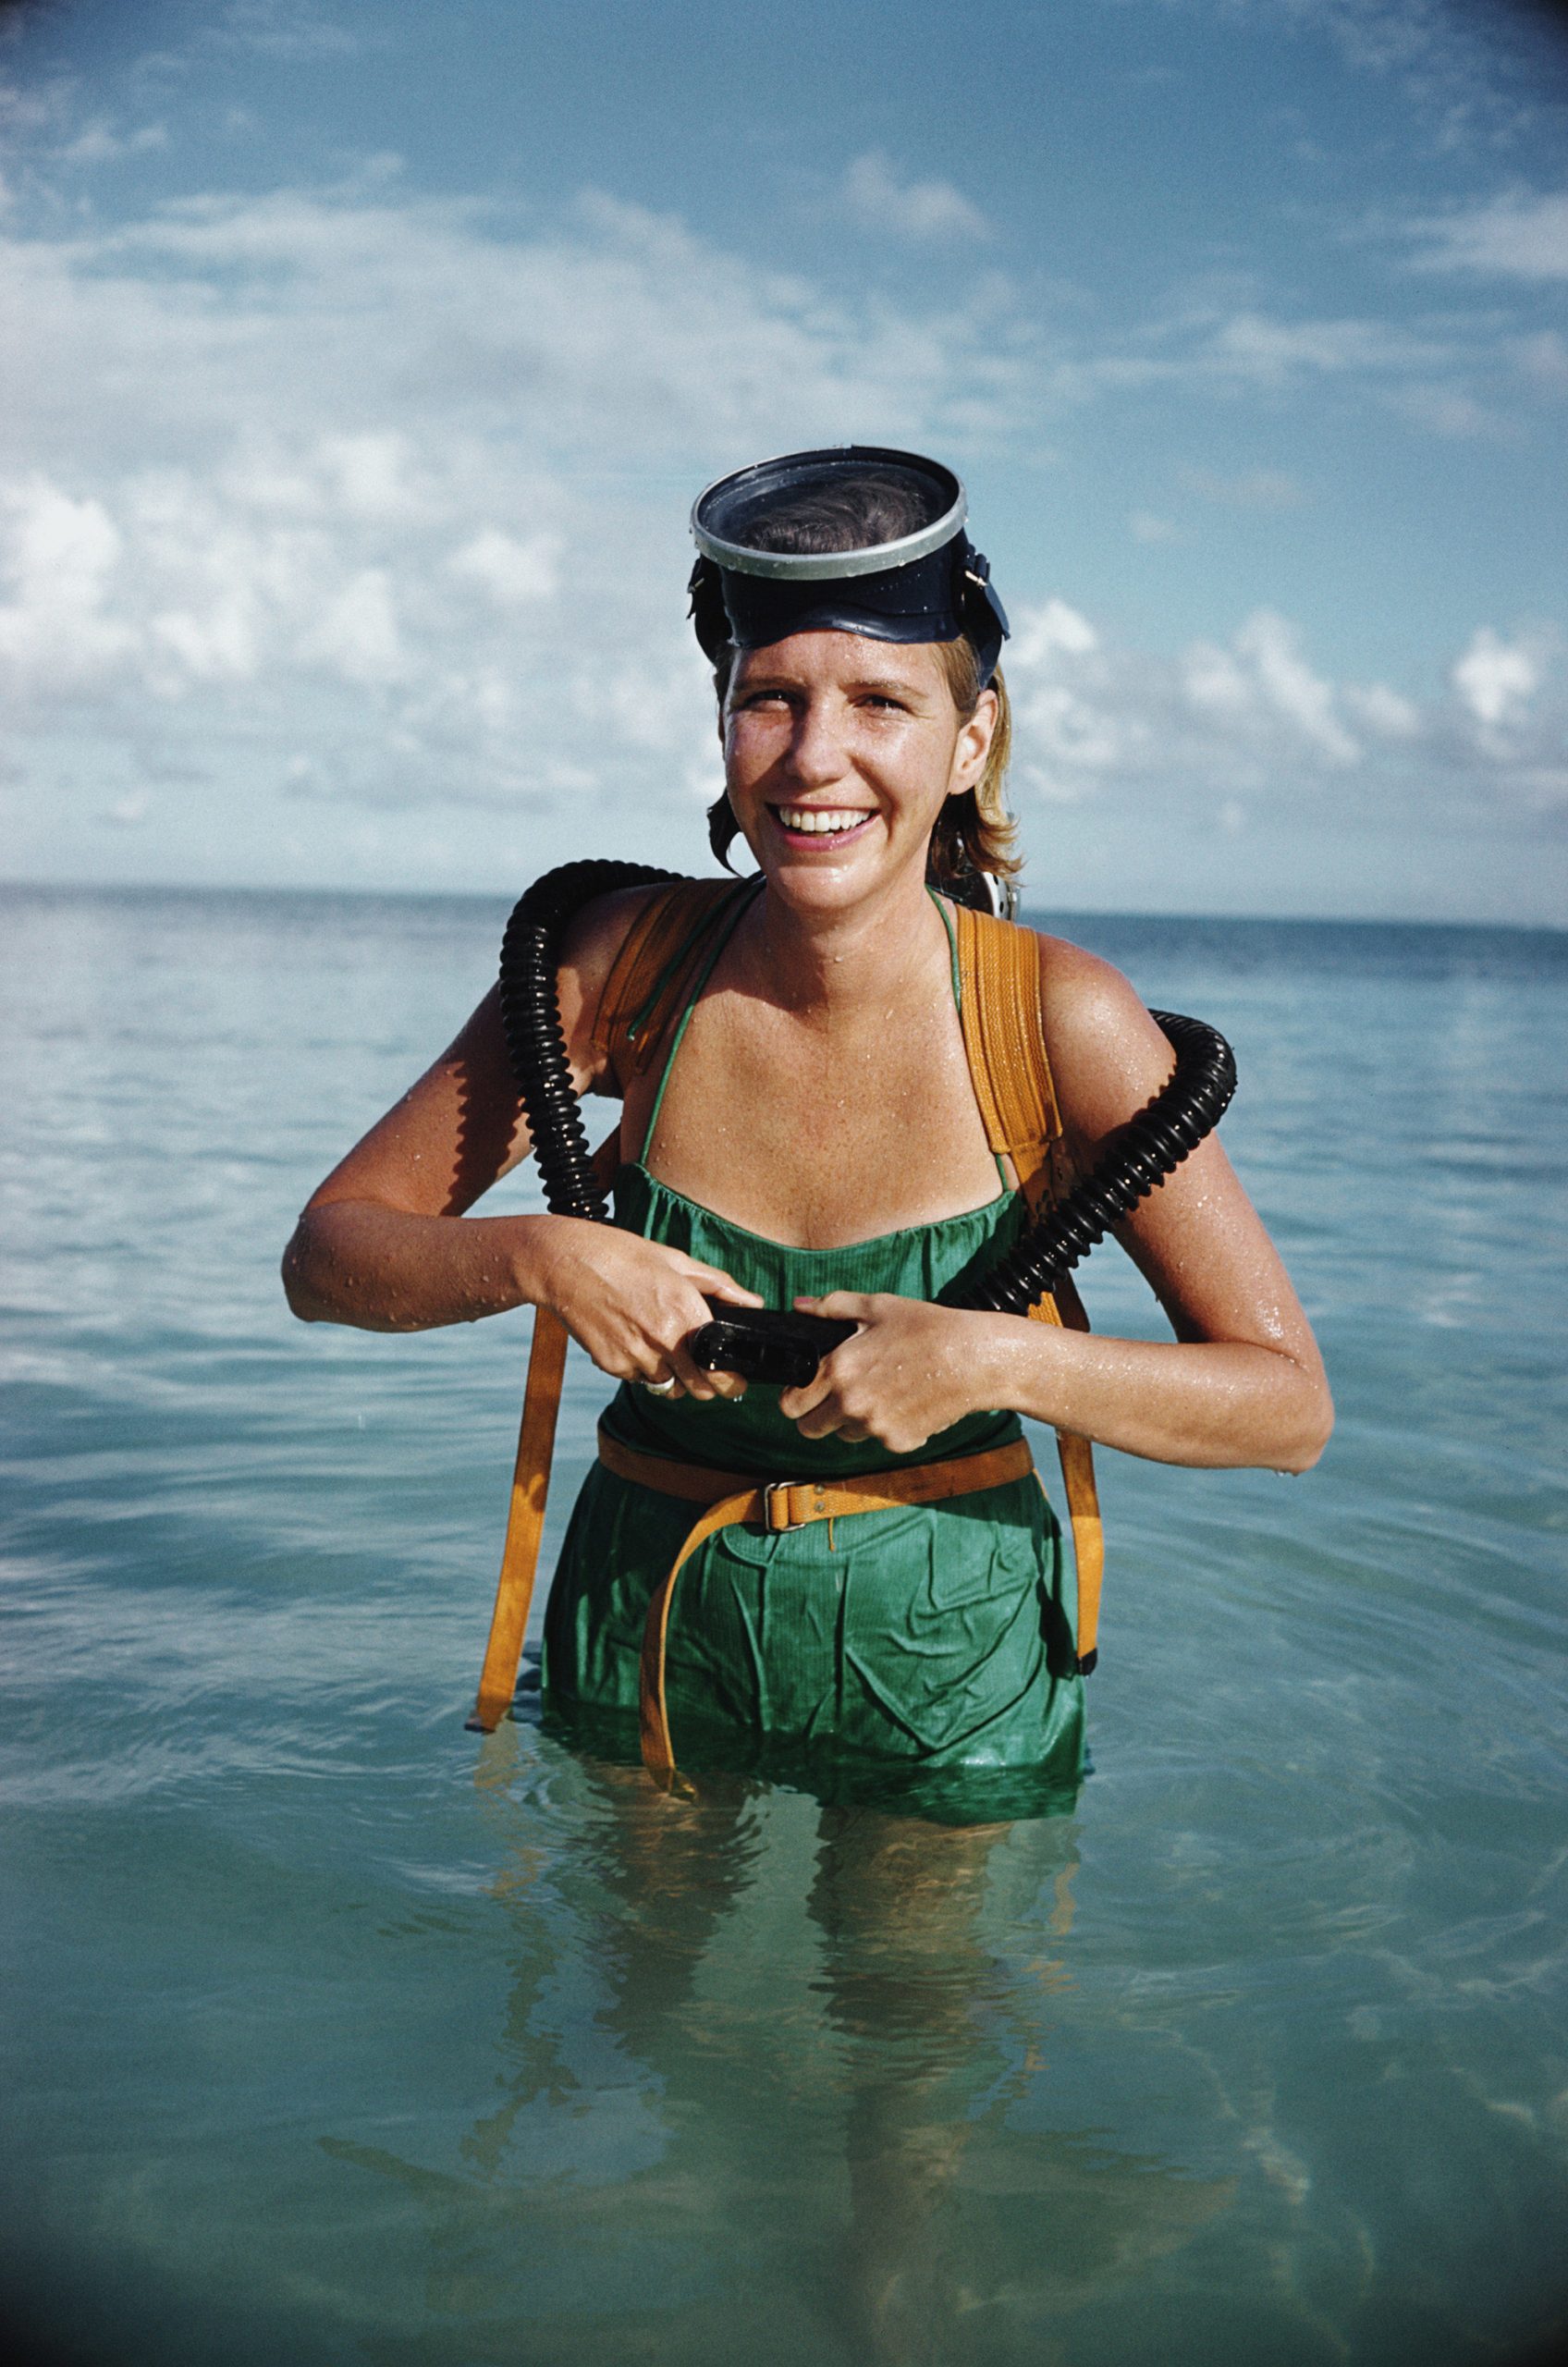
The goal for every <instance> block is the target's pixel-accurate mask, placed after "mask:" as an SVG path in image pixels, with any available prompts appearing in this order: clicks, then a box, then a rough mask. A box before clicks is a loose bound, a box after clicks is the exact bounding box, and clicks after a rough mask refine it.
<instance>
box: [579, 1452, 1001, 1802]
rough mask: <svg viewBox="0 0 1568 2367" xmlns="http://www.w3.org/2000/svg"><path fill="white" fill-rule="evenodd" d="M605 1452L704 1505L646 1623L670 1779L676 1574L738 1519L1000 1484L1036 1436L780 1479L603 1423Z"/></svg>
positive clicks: (645, 1736)
mask: <svg viewBox="0 0 1568 2367" xmlns="http://www.w3.org/2000/svg"><path fill="white" fill-rule="evenodd" d="M599 1461H600V1462H601V1463H602V1464H603V1465H604V1466H605V1468H606V1470H607V1471H613V1472H614V1473H615V1475H616V1477H617V1478H619V1479H633V1480H635V1481H636V1482H637V1484H638V1486H639V1487H643V1488H652V1489H654V1490H655V1491H656V1492H657V1493H658V1494H659V1495H661V1496H679V1497H680V1498H681V1499H682V1500H683V1502H687V1503H692V1504H702V1505H704V1506H705V1510H704V1511H703V1512H701V1513H699V1515H698V1516H697V1518H696V1519H695V1520H694V1521H693V1522H692V1527H690V1528H689V1529H688V1530H687V1532H686V1536H685V1539H684V1541H683V1542H682V1544H681V1547H680V1551H679V1553H677V1555H676V1557H675V1559H674V1561H673V1562H672V1563H671V1564H670V1565H669V1567H668V1570H667V1571H666V1572H665V1575H664V1576H663V1577H662V1578H661V1579H660V1580H659V1583H658V1585H657V1586H656V1587H655V1589H654V1593H653V1597H652V1600H650V1602H649V1604H648V1615H647V1618H646V1620H645V1621H644V1622H643V1670H642V1679H641V1684H640V1686H639V1699H638V1719H639V1723H640V1725H641V1729H642V1742H643V1765H644V1766H645V1767H646V1768H647V1769H648V1771H649V1772H650V1773H651V1774H653V1775H655V1776H658V1777H659V1778H661V1780H668V1778H669V1776H671V1775H672V1774H673V1773H674V1772H675V1753H674V1751H673V1749H672V1748H671V1746H670V1739H669V1712H668V1706H667V1704H666V1700H665V1639H666V1637H667V1636H668V1630H669V1606H670V1600H671V1598H672V1597H673V1595H674V1593H675V1581H676V1579H677V1578H678V1577H679V1576H680V1573H681V1571H682V1569H683V1568H684V1567H685V1565H686V1564H687V1563H688V1562H689V1561H690V1560H691V1558H692V1554H693V1553H694V1552H695V1551H696V1550H697V1548H698V1546H699V1545H703V1544H705V1543H706V1541H707V1539H709V1538H710V1537H712V1536H714V1535H715V1534H716V1533H717V1530H719V1529H721V1528H729V1527H731V1526H732V1525H734V1524H735V1523H737V1522H742V1521H743V1522H751V1523H754V1524H755V1525H756V1526H757V1527H760V1528H766V1529H768V1530H770V1531H771V1532H773V1534H775V1535H778V1533H779V1532H781V1531H782V1530H785V1529H790V1528H804V1527H808V1526H809V1525H810V1523H811V1522H813V1521H818V1520H829V1521H830V1520H846V1519H848V1518H849V1517H850V1516H851V1515H853V1514H855V1513H885V1512H891V1511H893V1510H894V1509H895V1508H896V1507H897V1506H899V1505H900V1504H939V1503H945V1502H948V1500H949V1498H951V1497H953V1496H972V1495H975V1494H977V1493H978V1492H979V1490H981V1489H982V1488H1000V1487H1003V1486H1005V1485H1006V1483H1007V1482H1008V1481H1009V1480H1011V1479H1022V1478H1024V1477H1025V1476H1026V1475H1027V1474H1028V1473H1029V1472H1031V1471H1032V1470H1033V1469H1034V1467H1035V1462H1034V1457H1033V1456H1032V1455H1031V1453H1030V1452H1029V1446H1028V1441H1026V1440H1024V1439H1015V1440H1014V1441H1013V1442H1012V1444H1011V1446H998V1447H993V1448H992V1449H991V1450H990V1452H989V1453H986V1454H962V1455H955V1456H954V1457H953V1458H952V1459H951V1460H950V1461H949V1462H947V1463H911V1464H905V1465H903V1466H900V1468H899V1469H897V1470H893V1471H867V1472H865V1473H864V1474H862V1475H861V1476H860V1477H859V1478H849V1479H775V1480H773V1481H771V1482H761V1483H759V1482H758V1481H757V1480H756V1479H755V1478H748V1477H747V1476H746V1475H745V1474H744V1473H742V1472H737V1471H710V1470H708V1469H706V1468H705V1467H704V1466H703V1465H701V1464H695V1463H674V1462H670V1461H668V1460H667V1459H666V1458H665V1457H664V1456H663V1455H658V1454H639V1453H637V1451H636V1450H635V1448H633V1447H629V1446H622V1445H621V1443H620V1441H619V1439H614V1438H611V1436H610V1435H609V1433H608V1431H607V1430H606V1429H605V1427H604V1425H603V1424H602V1423H601V1424H600V1426H599Z"/></svg>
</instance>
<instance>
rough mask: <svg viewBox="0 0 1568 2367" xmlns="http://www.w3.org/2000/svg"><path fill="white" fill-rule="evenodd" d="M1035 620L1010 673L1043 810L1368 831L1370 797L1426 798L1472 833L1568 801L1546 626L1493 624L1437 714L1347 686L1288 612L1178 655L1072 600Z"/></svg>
mask: <svg viewBox="0 0 1568 2367" xmlns="http://www.w3.org/2000/svg"><path fill="white" fill-rule="evenodd" d="M1068 620H1071V622H1070V623H1069V622H1068ZM1018 625H1019V630H1018V632H1017V634H1016V636H1015V638H1014V640H1013V641H1011V643H1010V644H1008V648H1007V651H1006V653H1005V665H1006V671H1007V679H1008V684H1009V688H1010V690H1011V693H1012V700H1013V709H1014V718H1015V725H1016V748H1017V772H1016V776H1015V778H1016V781H1017V785H1018V790H1019V794H1020V797H1021V800H1022V803H1023V805H1024V807H1025V809H1026V808H1027V806H1028V803H1029V802H1030V800H1031V799H1034V798H1038V799H1041V800H1043V801H1045V802H1046V803H1050V804H1054V805H1073V804H1079V803H1084V802H1085V801H1089V800H1096V801H1098V802H1099V803H1102V804H1111V805H1114V806H1115V807H1117V808H1119V809H1121V811H1122V812H1123V813H1124V814H1132V815H1143V814H1147V815H1149V816H1151V817H1152V816H1156V815H1158V816H1160V817H1162V818H1167V819H1168V818H1170V816H1173V815H1177V814H1181V813H1182V812H1185V813H1186V814H1187V815H1188V816H1192V817H1194V818H1195V819H1196V820H1197V821H1199V822H1204V823H1206V826H1207V824H1213V823H1214V822H1215V820H1216V817H1219V826H1220V827H1222V828H1226V829H1233V828H1239V827H1240V825H1241V821H1242V820H1243V819H1247V820H1250V819H1251V818H1252V817H1253V816H1256V815H1257V814H1260V813H1261V812H1262V811H1264V810H1265V809H1267V808H1268V807H1272V808H1273V809H1274V810H1275V811H1276V812H1277V813H1279V812H1283V811H1284V810H1286V809H1288V808H1290V807H1292V806H1296V805H1299V804H1300V803H1301V802H1302V800H1303V799H1304V798H1310V799H1311V800H1312V802H1313V804H1314V807H1315V809H1317V811H1318V812H1319V813H1320V814H1321V815H1323V816H1328V815H1329V813H1330V812H1334V813H1338V814H1340V815H1341V816H1343V818H1344V819H1345V820H1346V821H1347V822H1358V821H1359V820H1362V819H1364V818H1365V815H1366V809H1367V807H1368V804H1369V803H1372V804H1376V803H1392V802H1393V801H1396V800H1398V799H1400V798H1402V797H1406V796H1412V795H1417V796H1419V797H1420V799H1421V802H1422V806H1423V810H1424V812H1425V813H1426V814H1427V816H1428V817H1429V816H1431V814H1432V812H1433V810H1434V808H1435V807H1436V806H1438V805H1441V806H1442V807H1443V809H1444V810H1445V811H1446V812H1449V813H1451V814H1460V813H1463V814H1464V815H1466V816H1468V818H1469V821H1470V824H1471V825H1472V827H1474V826H1475V825H1476V824H1477V823H1478V822H1480V823H1485V822H1487V821H1494V822H1495V817H1496V816H1497V814H1498V813H1499V812H1508V811H1513V812H1515V813H1520V814H1525V815H1532V816H1543V817H1544V816H1547V815H1548V814H1550V813H1555V812H1557V811H1558V810H1560V809H1562V807H1563V806H1564V805H1565V804H1568V795H1565V793H1564V792H1565V791H1568V767H1564V765H1563V760H1562V750H1563V745H1564V739H1565V726H1568V668H1565V667H1564V665H1563V663H1562V658H1563V649H1562V640H1561V637H1560V636H1554V635H1552V634H1550V633H1549V632H1546V631H1545V630H1544V629H1543V631H1542V632H1540V633H1538V634H1537V635H1536V636H1534V637H1533V638H1529V639H1527V640H1525V639H1522V640H1521V641H1519V642H1518V643H1504V642H1502V641H1501V640H1500V638H1499V636H1498V635H1497V634H1496V633H1495V632H1491V631H1489V630H1486V629H1483V630H1482V631H1481V632H1477V633H1476V635H1475V636H1474V637H1473V639H1472V640H1471V642H1470V643H1469V644H1468V645H1467V647H1466V648H1465V650H1464V652H1463V653H1462V655H1461V656H1459V658H1458V659H1457V660H1456V661H1455V664H1454V666H1453V667H1452V670H1451V681H1452V692H1453V695H1452V697H1450V698H1439V699H1435V700H1431V701H1428V702H1427V703H1426V704H1425V705H1422V704H1420V703H1418V702H1417V701H1416V700H1415V699H1413V698H1411V697H1408V696H1407V695H1406V694H1405V693H1403V692H1401V691H1397V690H1395V689H1394V688H1393V687H1392V686H1391V685H1390V684H1389V683H1387V682H1378V681H1372V682H1357V681H1333V680H1331V679H1329V677H1327V676H1326V675H1324V674H1323V673H1321V672H1319V671H1318V670H1317V668H1314V667H1313V666H1312V665H1311V663H1310V662H1309V660H1308V658H1307V657H1306V656H1305V652H1304V649H1303V646H1302V640H1301V635H1300V633H1299V632H1298V630H1297V629H1296V628H1295V627H1294V626H1293V625H1292V623H1291V622H1290V620H1289V619H1286V618H1284V617H1281V616H1280V615H1279V614H1277V613H1276V612H1275V611H1273V610H1270V609H1260V610H1258V611H1256V613H1255V614H1254V615H1253V616H1251V617H1249V618H1248V619H1246V621H1245V622H1244V623H1243V625H1242V626H1241V628H1240V629H1239V630H1238V631H1237V632H1235V633H1234V634H1233V635H1232V636H1231V639H1230V640H1229V641H1227V642H1224V643H1220V642H1216V641H1198V642H1194V643H1193V644H1191V645H1190V646H1189V647H1188V648H1187V649H1186V650H1185V651H1183V652H1182V654H1181V655H1180V656H1175V657H1170V656H1160V655H1157V654H1155V653H1152V652H1148V651H1143V650H1137V649H1133V648H1127V647H1118V646H1116V645H1114V644H1111V643H1109V642H1108V640H1107V639H1106V637H1105V636H1104V634H1102V633H1101V632H1097V631H1096V628H1095V627H1094V626H1093V625H1092V624H1091V623H1090V621H1089V619H1087V618H1085V617H1084V616H1082V615H1081V613H1080V612H1079V611H1078V610H1076V609H1074V608H1072V607H1069V606H1068V604H1067V603H1066V602H1065V601H1062V600H1060V599H1055V600H1052V601H1050V602H1048V603H1047V604H1045V606H1044V607H1042V608H1039V609H1035V610H1024V611H1023V612H1021V614H1020V617H1019V619H1018ZM1353 727H1354V728H1353ZM1227 816H1229V817H1230V818H1229V819H1227V818H1226V817H1227Z"/></svg>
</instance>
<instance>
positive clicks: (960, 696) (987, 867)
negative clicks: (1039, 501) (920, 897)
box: [708, 472, 1023, 888]
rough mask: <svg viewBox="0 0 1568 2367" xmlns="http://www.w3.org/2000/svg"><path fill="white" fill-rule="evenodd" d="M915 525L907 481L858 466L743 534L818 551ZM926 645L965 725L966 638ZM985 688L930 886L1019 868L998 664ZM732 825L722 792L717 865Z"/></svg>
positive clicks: (726, 675)
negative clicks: (984, 727) (989, 699)
mask: <svg viewBox="0 0 1568 2367" xmlns="http://www.w3.org/2000/svg"><path fill="white" fill-rule="evenodd" d="M924 524H925V511H924V509H923V506H922V504H921V503H920V501H919V499H918V497H917V496H916V494H915V492H914V490H913V486H905V485H903V484H900V483H899V482H898V481H897V479H896V478H890V477H888V476H886V475H874V474H871V473H869V472H868V473H867V474H866V475H865V476H864V478H855V477H851V478H848V479H842V478H840V479H839V480H838V481H837V482H836V483H834V484H831V485H825V486H821V487H811V488H809V489H806V490H804V491H802V492H801V493H799V494H797V495H796V496H795V497H793V498H792V499H788V500H784V501H780V502H779V503H778V507H777V508H776V509H772V510H770V512H769V514H768V516H767V517H766V519H762V520H759V521H757V523H756V524H755V526H754V527H753V530H752V533H751V535H750V537H749V539H750V540H751V541H752V543H753V545H754V546H755V547H756V548H757V549H759V550H769V551H794V552H801V553H805V552H810V553H812V554H813V555H818V554H822V555H826V554H827V553H828V552H831V551H852V550H864V549H865V548H866V547H867V546H870V545H872V544H876V543H890V542H896V541H897V540H898V539H899V538H900V536H902V535H904V534H913V533H915V532H916V531H917V530H918V529H919V528H920V527H921V526H923V525H924ZM932 646H933V647H934V648H935V649H936V651H937V656H938V657H939V658H940V659H941V663H942V671H943V673H944V675H945V676H946V678H947V684H948V689H949V692H950V693H952V701H953V705H954V706H955V707H956V708H957V709H958V715H959V720H960V722H961V723H967V722H968V720H969V718H970V717H971V716H972V715H973V714H974V711H975V709H976V707H977V706H978V705H979V704H980V659H979V655H978V652H977V651H976V649H975V646H974V643H973V642H972V641H971V640H969V638H968V637H967V635H965V636H963V637H962V638H961V639H959V640H957V641H938V642H936V643H934V644H932ZM739 654H740V653H739V652H738V651H737V650H736V648H735V647H734V644H730V645H729V647H728V648H726V649H725V650H724V651H722V652H721V654H720V656H719V657H718V660H717V664H716V665H715V668H714V677H713V681H714V689H715V691H716V692H717V695H718V703H719V705H720V707H722V706H723V705H724V702H725V699H726V697H727V695H728V693H729V682H730V678H731V676H732V675H733V673H734V670H735V660H736V657H737V656H739ZM989 687H990V688H991V689H992V690H993V691H995V693H996V694H997V707H998V714H997V728H996V730H995V732H994V733H993V734H992V738H991V745H990V750H989V752H988V754H987V755H986V769H985V771H984V772H983V773H982V774H981V776H980V779H979V780H978V781H977V782H976V783H975V785H974V788H973V789H970V790H965V791H962V794H960V795H958V796H954V797H949V800H948V802H947V803H946V804H945V805H944V806H943V808H942V810H941V812H940V814H939V815H938V816H937V825H936V828H935V829H934V830H933V831H932V833H931V852H930V858H929V865H928V868H929V872H930V876H931V878H932V879H933V881H934V882H935V884H936V885H937V887H938V888H940V887H945V886H948V885H949V884H950V883H951V882H952V881H953V880H954V879H957V878H959V877H962V875H963V874H964V873H965V872H969V871H990V872H996V873H998V874H999V875H1000V876H1001V877H1004V878H1006V877H1010V876H1011V874H1012V873H1013V872H1015V871H1018V870H1021V869H1022V867H1023V864H1022V858H1021V857H1020V856H1018V855H1016V854H1015V853H1014V852H1013V843H1014V840H1016V838H1017V835H1018V828H1017V824H1016V823H1015V822H1014V821H1013V818H1012V816H1011V814H1010V813H1009V811H1008V806H1007V797H1006V791H1005V782H1006V779H1007V767H1008V759H1009V757H1010V755H1011V753H1012V708H1011V703H1010V701H1009V699H1008V694H1007V684H1006V682H1005V681H1003V680H1002V676H1001V672H1000V669H999V668H998V671H997V672H996V673H995V674H993V675H992V677H991V681H990V685H989ZM740 828H741V826H740V824H739V823H738V822H737V821H736V819H735V816H734V814H733V812H732V811H731V810H730V804H729V796H728V794H727V795H725V796H723V797H720V798H719V799H718V800H717V802H716V803H714V804H712V805H710V806H709V808H708V844H709V845H710V846H711V847H712V849H713V851H714V852H715V854H716V855H717V857H718V860H719V862H720V863H722V864H723V865H725V866H726V868H727V869H728V868H729V850H730V847H731V846H732V845H733V844H734V841H735V840H736V838H737V837H738V836H739V833H740Z"/></svg>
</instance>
